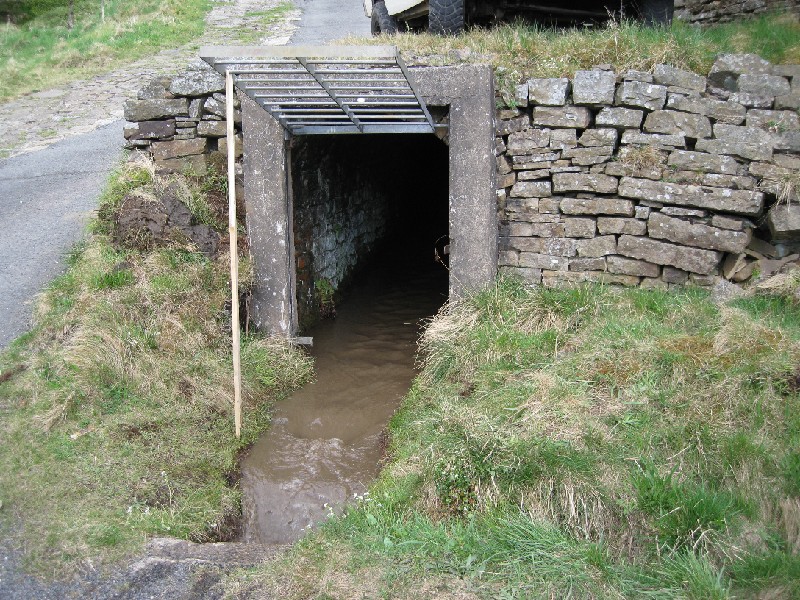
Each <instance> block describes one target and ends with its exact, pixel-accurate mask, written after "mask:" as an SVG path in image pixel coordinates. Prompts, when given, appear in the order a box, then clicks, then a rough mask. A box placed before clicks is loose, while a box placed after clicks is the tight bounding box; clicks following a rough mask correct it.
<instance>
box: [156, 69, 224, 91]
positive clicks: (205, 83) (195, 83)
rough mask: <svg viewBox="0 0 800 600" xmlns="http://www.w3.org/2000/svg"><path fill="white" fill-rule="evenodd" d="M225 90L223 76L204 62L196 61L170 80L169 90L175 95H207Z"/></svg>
mask: <svg viewBox="0 0 800 600" xmlns="http://www.w3.org/2000/svg"><path fill="white" fill-rule="evenodd" d="M224 90H225V78H224V77H223V76H222V75H220V74H219V73H217V72H216V71H215V70H214V69H212V68H211V67H210V66H209V65H207V64H206V63H197V64H196V66H193V68H191V69H189V70H186V71H183V72H182V73H181V74H180V75H178V76H177V77H175V78H174V79H173V80H172V83H171V84H170V86H169V91H170V92H171V93H172V94H175V95H177V96H208V95H209V94H213V93H214V92H222V91H224Z"/></svg>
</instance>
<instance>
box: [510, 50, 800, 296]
mask: <svg viewBox="0 0 800 600" xmlns="http://www.w3.org/2000/svg"><path fill="white" fill-rule="evenodd" d="M798 108H800V67H798V66H778V65H771V64H769V63H768V62H766V61H764V60H762V59H761V58H759V57H757V56H753V55H724V56H721V57H719V59H718V60H717V61H716V62H715V64H714V66H713V67H712V69H711V72H710V74H709V76H708V77H702V76H700V75H697V74H694V73H690V72H687V71H682V70H679V69H675V68H673V67H670V66H667V65H659V66H657V67H656V68H655V69H654V71H653V72H652V73H645V72H638V71H628V72H627V73H622V74H617V73H615V72H614V71H613V70H611V68H610V67H605V66H602V67H598V68H596V69H594V70H590V71H579V72H577V73H576V75H575V77H574V78H572V79H566V78H562V79H532V80H530V81H528V82H527V83H525V84H523V85H521V86H519V87H518V88H517V93H516V107H515V108H506V109H501V110H499V112H498V118H497V139H496V142H497V143H496V157H497V169H498V175H497V177H498V206H499V211H500V221H501V228H500V250H499V252H500V255H499V257H500V265H501V267H502V268H503V269H504V270H506V271H510V272H513V273H517V274H519V275H521V276H522V277H523V278H525V279H526V280H528V281H530V282H534V283H543V284H544V285H559V284H569V283H575V282H583V281H599V282H607V283H617V284H623V285H631V286H634V285H641V286H646V287H668V286H670V285H675V284H686V283H693V284H697V285H711V284H714V283H715V282H716V281H717V279H718V278H719V277H725V278H727V279H729V280H732V281H735V282H742V281H746V280H747V279H749V278H750V277H752V276H753V274H754V273H761V274H768V273H770V272H775V271H777V270H778V269H780V268H782V267H784V265H786V264H787V263H789V262H793V261H796V260H797V259H798V255H797V254H794V250H795V249H797V248H798V241H799V240H800V210H798V204H797V201H798V198H797V189H798V188H799V187H800V118H798ZM779 199H780V200H782V202H779ZM790 200H793V201H794V202H793V203H787V202H788V201H790Z"/></svg>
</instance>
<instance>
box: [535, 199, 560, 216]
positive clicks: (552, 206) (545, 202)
mask: <svg viewBox="0 0 800 600" xmlns="http://www.w3.org/2000/svg"><path fill="white" fill-rule="evenodd" d="M560 207H561V198H540V199H539V212H540V213H544V214H553V215H557V214H558V213H560V212H561V208H560Z"/></svg>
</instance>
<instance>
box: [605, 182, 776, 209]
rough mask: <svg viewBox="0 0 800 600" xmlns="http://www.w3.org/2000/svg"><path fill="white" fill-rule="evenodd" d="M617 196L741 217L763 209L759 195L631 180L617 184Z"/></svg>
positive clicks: (762, 196)
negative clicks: (706, 209)
mask: <svg viewBox="0 0 800 600" xmlns="http://www.w3.org/2000/svg"><path fill="white" fill-rule="evenodd" d="M618 193H619V195H620V196H623V197H626V198H635V199H637V200H647V201H650V202H659V203H662V204H673V205H678V206H696V207H698V208H708V209H711V210H716V211H720V212H728V213H734V214H741V215H758V214H759V213H760V212H761V210H762V208H763V207H764V194H762V193H761V192H754V191H743V190H726V189H720V188H704V187H702V186H698V185H682V184H676V183H668V182H665V181H651V180H649V179H636V178H633V177H623V178H622V179H621V180H620V184H619V190H618Z"/></svg>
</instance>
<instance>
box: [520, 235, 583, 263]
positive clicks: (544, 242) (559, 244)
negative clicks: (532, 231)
mask: <svg viewBox="0 0 800 600" xmlns="http://www.w3.org/2000/svg"><path fill="white" fill-rule="evenodd" d="M577 244H578V240H574V239H571V238H565V237H553V238H542V237H510V238H508V247H509V249H513V250H517V251H519V252H531V253H534V254H548V255H550V256H564V257H567V258H568V257H571V256H575V255H576V254H577V252H578V250H577Z"/></svg>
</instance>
